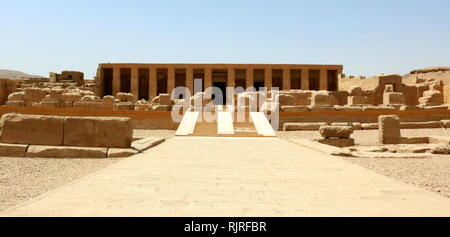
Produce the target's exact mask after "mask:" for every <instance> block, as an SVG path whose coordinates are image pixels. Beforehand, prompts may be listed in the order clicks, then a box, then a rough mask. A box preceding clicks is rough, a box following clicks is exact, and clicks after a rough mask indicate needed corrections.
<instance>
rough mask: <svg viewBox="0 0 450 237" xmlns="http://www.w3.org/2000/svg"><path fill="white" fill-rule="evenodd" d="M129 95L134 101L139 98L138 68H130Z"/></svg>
mask: <svg viewBox="0 0 450 237" xmlns="http://www.w3.org/2000/svg"><path fill="white" fill-rule="evenodd" d="M130 89H131V93H132V94H133V97H134V99H135V100H137V99H138V97H139V68H138V67H132V68H131V88H130Z"/></svg>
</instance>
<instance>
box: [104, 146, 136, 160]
mask: <svg viewBox="0 0 450 237" xmlns="http://www.w3.org/2000/svg"><path fill="white" fill-rule="evenodd" d="M137 153H139V152H138V151H137V150H135V149H131V148H128V149H125V148H109V149H108V158H124V157H130V156H134V155H136V154H137Z"/></svg>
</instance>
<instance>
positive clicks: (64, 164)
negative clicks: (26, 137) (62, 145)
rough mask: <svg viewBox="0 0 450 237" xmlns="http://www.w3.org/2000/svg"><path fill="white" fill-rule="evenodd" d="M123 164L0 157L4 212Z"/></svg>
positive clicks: (0, 208) (1, 207)
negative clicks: (79, 179) (100, 171)
mask: <svg viewBox="0 0 450 237" xmlns="http://www.w3.org/2000/svg"><path fill="white" fill-rule="evenodd" d="M119 160H121V159H117V158H116V159H43V158H23V157H19V158H13V157H0V212H1V211H3V210H5V209H6V208H8V207H11V206H14V205H16V204H18V203H21V202H24V201H26V200H28V199H30V198H33V197H35V196H38V195H40V194H42V193H44V192H46V191H48V190H52V189H55V188H58V187H60V186H62V185H64V184H66V183H68V182H71V181H74V180H76V179H78V178H81V177H83V176H86V175H88V174H91V173H92V172H95V171H97V170H100V169H102V168H104V167H106V166H108V165H111V164H113V163H116V162H117V161H119Z"/></svg>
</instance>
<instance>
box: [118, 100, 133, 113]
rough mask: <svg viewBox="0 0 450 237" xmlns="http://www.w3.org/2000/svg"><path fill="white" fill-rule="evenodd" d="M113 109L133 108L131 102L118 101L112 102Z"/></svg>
mask: <svg viewBox="0 0 450 237" xmlns="http://www.w3.org/2000/svg"><path fill="white" fill-rule="evenodd" d="M114 110H119V111H120V110H133V103H131V102H119V103H115V104H114Z"/></svg>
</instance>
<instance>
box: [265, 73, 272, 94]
mask: <svg viewBox="0 0 450 237" xmlns="http://www.w3.org/2000/svg"><path fill="white" fill-rule="evenodd" d="M264 86H265V87H266V88H267V91H271V90H272V68H265V69H264Z"/></svg>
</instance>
